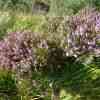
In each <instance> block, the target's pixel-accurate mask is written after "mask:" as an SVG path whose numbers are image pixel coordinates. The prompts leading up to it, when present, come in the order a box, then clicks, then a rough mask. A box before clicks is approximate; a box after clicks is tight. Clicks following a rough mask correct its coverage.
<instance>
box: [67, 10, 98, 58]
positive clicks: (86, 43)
mask: <svg viewBox="0 0 100 100" xmlns="http://www.w3.org/2000/svg"><path fill="white" fill-rule="evenodd" d="M68 24H69V27H70V33H69V34H68V37H67V42H68V47H69V50H68V49H67V51H69V55H76V56H79V55H83V54H89V53H90V54H92V55H93V54H96V55H97V56H99V55H100V45H99V42H100V13H99V12H98V11H96V10H95V9H94V8H85V9H83V10H81V11H80V12H79V13H78V14H76V15H74V16H72V17H71V18H70V20H69V23H68Z"/></svg>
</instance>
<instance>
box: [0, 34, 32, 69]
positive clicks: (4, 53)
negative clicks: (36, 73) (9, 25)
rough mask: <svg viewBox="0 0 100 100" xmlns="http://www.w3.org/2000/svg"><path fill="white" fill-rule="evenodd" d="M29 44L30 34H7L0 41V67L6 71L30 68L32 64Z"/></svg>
mask: <svg viewBox="0 0 100 100" xmlns="http://www.w3.org/2000/svg"><path fill="white" fill-rule="evenodd" d="M31 42H32V34H31V32H15V33H10V34H8V36H7V37H5V38H4V39H3V40H1V41H0V66H1V67H2V68H6V69H16V68H18V66H19V67H20V66H21V67H22V68H23V67H24V68H26V69H27V68H30V66H31V65H32V63H33V53H32V46H31Z"/></svg>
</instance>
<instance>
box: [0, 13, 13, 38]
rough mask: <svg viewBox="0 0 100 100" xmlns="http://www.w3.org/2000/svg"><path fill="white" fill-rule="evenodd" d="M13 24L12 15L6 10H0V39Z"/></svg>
mask: <svg viewBox="0 0 100 100" xmlns="http://www.w3.org/2000/svg"><path fill="white" fill-rule="evenodd" d="M13 24H14V16H12V15H9V13H7V12H0V39H1V38H2V37H3V36H4V35H6V33H7V31H8V29H9V28H11V27H12V26H13Z"/></svg>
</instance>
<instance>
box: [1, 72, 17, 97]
mask: <svg viewBox="0 0 100 100" xmlns="http://www.w3.org/2000/svg"><path fill="white" fill-rule="evenodd" d="M16 94H17V86H16V80H15V77H14V74H13V73H12V72H11V71H6V70H0V96H1V97H3V96H4V97H5V96H6V97H10V96H11V97H13V95H15V96H16Z"/></svg>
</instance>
